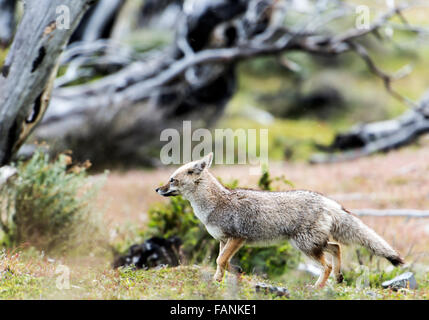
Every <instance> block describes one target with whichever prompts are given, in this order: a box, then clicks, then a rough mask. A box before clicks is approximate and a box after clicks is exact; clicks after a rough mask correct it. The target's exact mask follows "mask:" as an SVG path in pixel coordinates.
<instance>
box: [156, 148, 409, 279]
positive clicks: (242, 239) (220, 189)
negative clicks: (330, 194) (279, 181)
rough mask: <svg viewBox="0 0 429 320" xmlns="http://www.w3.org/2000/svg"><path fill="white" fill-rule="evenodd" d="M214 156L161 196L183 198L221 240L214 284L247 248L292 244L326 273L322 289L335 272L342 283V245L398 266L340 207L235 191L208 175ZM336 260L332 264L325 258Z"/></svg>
mask: <svg viewBox="0 0 429 320" xmlns="http://www.w3.org/2000/svg"><path fill="white" fill-rule="evenodd" d="M212 159H213V154H212V153H210V154H209V155H208V156H206V157H204V158H203V159H201V160H198V161H193V162H190V163H187V164H185V165H183V166H182V167H180V168H179V169H177V170H176V171H175V172H174V173H173V174H172V175H171V177H170V180H169V182H168V183H167V184H166V185H164V186H162V187H160V188H158V189H156V192H158V193H159V194H160V195H163V196H175V195H182V196H183V197H184V198H185V199H187V200H189V202H190V203H191V206H192V208H193V210H194V213H195V215H196V216H197V217H198V219H199V220H201V222H202V223H203V224H204V225H205V227H206V229H207V231H208V232H209V233H210V235H211V236H212V237H214V238H215V239H217V240H219V241H220V250H219V251H220V253H219V257H218V259H217V264H218V268H217V271H216V274H215V277H214V278H215V280H217V281H221V280H222V278H223V274H224V271H225V269H229V261H230V260H231V258H232V256H233V255H234V254H235V253H236V252H237V251H238V250H239V249H240V247H241V246H242V245H244V244H248V245H255V246H264V245H272V244H275V243H278V242H282V241H286V240H287V241H290V242H291V244H292V245H293V246H295V247H296V248H298V249H299V250H300V251H302V252H303V253H304V254H305V255H307V256H308V257H310V258H312V259H314V260H316V261H317V262H318V263H319V264H320V265H321V266H322V267H323V270H324V272H323V273H322V275H321V276H320V278H319V279H318V281H317V282H316V285H317V286H320V287H323V286H324V285H325V283H326V281H327V279H328V277H329V274H330V273H331V270H332V268H334V273H335V277H336V279H337V281H338V282H341V281H342V279H343V277H342V275H341V271H340V268H341V248H340V245H339V243H341V244H358V245H361V246H364V247H366V248H367V249H369V250H370V251H372V252H373V253H374V254H375V255H378V256H381V257H384V258H386V259H387V260H389V261H390V262H391V263H392V264H393V265H395V266H396V265H400V264H403V263H404V260H403V259H402V258H401V256H400V255H399V254H398V252H397V251H395V250H394V249H393V248H392V247H391V246H390V245H389V244H388V243H387V242H386V241H385V240H384V239H383V238H381V237H380V236H379V235H378V234H377V233H376V232H375V231H374V230H372V229H371V228H369V227H368V226H366V225H365V224H364V223H363V222H362V221H361V220H360V219H358V218H357V217H355V216H354V215H352V214H351V213H350V212H349V211H347V210H345V209H344V208H343V207H342V206H341V205H340V204H338V203H337V202H335V201H334V200H331V199H329V198H327V197H325V196H323V195H321V194H319V193H317V192H313V191H307V190H292V191H284V192H271V191H259V190H250V189H234V190H231V189H229V188H226V187H225V186H223V185H222V184H221V183H220V182H219V181H218V180H217V179H216V178H215V177H214V176H213V175H212V174H211V173H210V172H209V170H208V168H209V167H210V165H211V163H212ZM326 252H327V253H329V254H330V255H331V256H332V263H330V262H329V261H327V260H326V259H325V253H326Z"/></svg>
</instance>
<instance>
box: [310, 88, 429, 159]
mask: <svg viewBox="0 0 429 320" xmlns="http://www.w3.org/2000/svg"><path fill="white" fill-rule="evenodd" d="M428 132H429V91H428V92H427V93H426V94H425V95H424V96H423V98H422V99H421V100H420V102H419V103H418V105H417V106H416V107H414V108H412V109H410V110H408V111H406V112H405V113H403V114H402V115H401V116H399V117H397V118H395V119H391V120H387V121H379V122H374V123H369V124H360V125H356V126H355V127H354V128H352V129H351V130H350V131H349V132H346V133H341V134H338V135H337V136H336V137H335V139H334V141H333V143H332V144H331V145H330V146H327V147H323V146H319V148H320V149H322V150H324V151H327V152H328V153H325V154H316V155H313V157H312V158H311V160H310V161H311V162H313V163H323V162H338V161H346V160H351V159H356V158H359V157H364V156H368V155H370V154H373V153H376V152H385V151H389V150H392V149H396V148H399V147H402V146H404V145H407V144H410V143H412V142H414V141H416V140H417V138H418V137H419V136H421V135H423V134H425V133H428Z"/></svg>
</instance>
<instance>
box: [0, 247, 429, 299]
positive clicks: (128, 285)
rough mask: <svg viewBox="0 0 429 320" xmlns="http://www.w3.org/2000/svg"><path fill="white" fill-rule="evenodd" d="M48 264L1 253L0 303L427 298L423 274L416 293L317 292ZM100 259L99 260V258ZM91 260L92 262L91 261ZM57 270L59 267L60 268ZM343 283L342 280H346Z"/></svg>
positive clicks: (200, 275)
mask: <svg viewBox="0 0 429 320" xmlns="http://www.w3.org/2000/svg"><path fill="white" fill-rule="evenodd" d="M92 259H93V261H89V260H87V261H82V260H73V259H69V260H67V259H66V260H62V261H61V260H53V259H49V258H48V257H46V256H44V255H43V254H40V253H38V252H36V251H31V250H30V251H23V252H21V251H16V252H3V253H2V254H1V262H0V270H1V271H0V274H1V277H0V299H90V300H93V299H115V300H116V299H175V300H182V299H220V300H222V299H340V300H341V299H369V300H371V299H395V300H397V299H400V300H406V299H423V300H426V299H428V298H429V275H428V274H427V273H426V274H424V273H422V274H419V275H418V283H419V288H418V289H417V290H406V289H404V290H401V291H398V292H395V291H392V290H388V289H381V288H379V287H378V288H370V287H367V288H362V289H360V288H357V287H356V286H355V285H354V284H353V283H350V284H340V285H337V284H334V283H333V282H331V281H332V279H330V280H329V282H328V284H327V286H326V287H325V288H323V289H314V288H312V287H311V286H309V284H312V283H314V281H315V279H314V278H313V277H310V276H308V275H304V276H303V275H302V274H299V273H298V271H295V272H292V273H290V274H288V275H287V276H285V277H283V278H282V280H277V281H274V280H266V279H263V278H261V277H259V276H256V275H242V276H239V277H236V276H234V275H231V274H229V273H227V275H226V276H225V278H224V280H223V282H222V283H220V284H218V283H214V282H213V281H212V280H211V277H212V275H213V274H214V268H212V267H210V266H196V265H192V266H179V267H176V268H158V269H151V270H132V269H130V268H125V269H118V270H113V269H112V268H111V267H110V264H109V262H108V261H107V260H104V261H103V260H102V259H101V258H100V257H99V258H95V257H93V258H92ZM100 259H101V260H100ZM95 262H97V263H95ZM63 265H65V266H67V267H68V268H70V282H69V288H67V287H66V286H63V288H62V289H60V288H61V287H60V288H59V287H57V284H58V283H59V277H60V276H61V273H60V272H59V270H62V269H59V266H61V267H62V266H63ZM62 268H63V267H62ZM346 281H347V277H346ZM258 282H264V283H269V284H272V285H276V286H285V287H287V288H288V290H289V292H290V297H277V296H275V295H273V294H266V293H257V292H256V291H255V288H254V286H255V284H256V283H258Z"/></svg>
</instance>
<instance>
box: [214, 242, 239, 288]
mask: <svg viewBox="0 0 429 320" xmlns="http://www.w3.org/2000/svg"><path fill="white" fill-rule="evenodd" d="M243 244H244V240H243V239H232V238H231V239H228V241H227V242H226V243H225V244H223V243H222V241H221V243H220V247H219V256H218V257H217V259H216V264H217V269H216V273H215V275H214V280H215V281H219V282H220V281H222V278H223V275H224V273H225V269H228V268H229V262H230V261H231V258H232V257H233V256H234V254H236V252H237V251H238V250H239V249H240V248H241V247H242V245H243Z"/></svg>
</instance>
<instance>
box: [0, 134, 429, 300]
mask: <svg viewBox="0 0 429 320" xmlns="http://www.w3.org/2000/svg"><path fill="white" fill-rule="evenodd" d="M419 143H420V146H419V147H418V148H417V147H416V146H411V147H408V148H405V149H402V150H399V151H392V152H390V153H388V154H381V155H375V156H372V157H369V158H364V159H359V160H356V161H352V162H347V163H340V164H336V165H308V164H305V163H302V162H299V163H271V164H270V172H271V175H272V176H273V177H275V176H281V175H284V176H285V178H287V179H288V180H290V181H292V182H293V184H294V188H299V189H311V190H316V191H319V192H322V193H324V194H325V195H328V196H329V197H331V198H333V199H335V200H337V201H339V202H341V203H342V204H343V205H344V206H345V207H347V208H348V209H349V210H351V211H353V210H354V209H359V208H415V209H427V208H429V174H428V173H429V162H428V161H427V159H429V139H427V138H426V139H421V140H420V142H419ZM172 169H173V168H163V169H157V170H150V171H145V170H134V171H129V172H123V173H121V172H112V173H110V175H109V177H108V179H107V182H106V184H105V186H104V187H103V188H102V190H101V191H100V194H99V206H100V207H103V208H104V210H105V212H104V214H105V219H106V220H105V221H106V222H107V225H108V226H109V229H110V233H109V234H110V237H111V239H109V240H110V241H111V242H113V243H114V242H115V241H117V240H118V238H120V237H124V236H127V235H128V236H131V234H132V230H134V229H144V227H145V223H146V221H147V216H146V212H147V209H148V208H149V206H150V205H151V204H153V203H155V202H159V201H167V200H166V199H164V198H161V197H159V196H158V195H157V194H156V193H155V192H154V189H155V188H156V187H157V186H158V185H159V184H161V183H163V182H165V181H167V178H168V176H169V174H170V173H171V172H172ZM248 169H249V168H248V167H245V166H243V167H238V166H236V167H230V166H222V165H217V166H215V167H214V168H213V169H212V170H213V172H214V174H215V175H216V176H217V177H219V178H221V179H222V180H223V181H224V182H228V181H231V180H232V179H239V184H240V186H248V187H256V186H257V180H258V178H259V177H258V176H250V175H249V174H248V172H249V171H248ZM96 177H97V176H96ZM274 185H275V186H276V187H277V188H278V189H283V190H286V189H290V188H291V186H289V185H287V184H283V183H281V182H279V181H277V182H275V183H274ZM362 219H363V220H364V222H365V223H367V224H368V225H370V226H371V227H372V228H374V229H375V230H376V231H377V232H379V233H380V234H382V235H383V237H385V238H386V240H387V241H388V242H390V243H391V244H393V245H394V246H395V247H396V248H397V249H398V250H399V251H400V252H401V253H402V254H403V255H404V256H405V259H406V260H407V262H408V263H409V264H411V268H412V270H413V271H414V272H415V273H416V277H417V280H418V284H419V289H417V290H404V291H402V292H393V291H391V290H384V289H382V288H380V286H375V287H372V288H369V287H364V288H359V286H356V284H355V283H350V281H349V283H345V284H341V285H336V284H335V283H334V282H333V279H330V282H329V283H328V285H327V287H326V288H325V289H323V290H314V289H312V288H311V287H309V286H308V285H309V284H312V283H314V281H315V277H314V276H310V275H307V274H303V272H300V271H295V272H291V273H289V274H287V275H286V276H284V277H282V278H279V279H276V280H267V279H263V278H262V277H260V276H257V275H252V274H247V275H243V276H240V277H239V278H236V277H235V276H233V275H231V274H229V275H227V277H226V278H225V280H224V281H223V283H221V284H214V283H212V281H211V277H212V275H213V273H214V268H213V266H212V265H203V266H196V265H192V266H180V267H177V268H160V269H155V270H147V271H145V270H138V271H134V270H131V269H122V270H113V269H112V268H111V262H112V255H111V253H110V252H105V254H102V255H100V254H94V255H92V254H91V255H88V256H81V257H79V258H76V257H68V256H63V257H49V256H46V255H45V254H44V253H43V252H37V251H35V250H31V249H30V250H28V249H27V250H21V249H22V248H18V249H15V250H12V251H11V250H9V251H7V250H4V251H3V252H2V253H0V255H1V259H0V272H1V275H0V298H4V299H26V298H31V299H40V298H42V299H48V298H54V299H63V298H64V299H69V298H71V299H81V298H83V299H285V298H278V297H275V296H273V295H270V294H268V295H266V294H262V293H256V292H255V290H254V285H255V284H256V283H258V282H261V281H264V282H266V283H272V284H274V285H277V286H279V285H280V286H285V287H287V288H288V289H289V291H290V294H291V295H290V298H291V299H428V298H429V267H428V266H429V256H428V254H427V252H428V244H429V241H428V240H429V219H406V218H376V217H374V218H370V217H364V218H362ZM118 230H119V231H118ZM121 232H122V233H121ZM127 232H128V233H127ZM356 260H357V259H356V254H355V251H354V249H351V248H348V249H346V250H345V253H344V265H345V268H346V269H348V270H352V271H353V270H354V268H356ZM374 263H375V264H374ZM380 264H381V267H380ZM63 265H64V266H66V267H67V268H66V269H65V270H66V271H64V267H63ZM371 265H372V266H374V265H377V270H382V271H378V272H379V273H377V274H376V275H374V277H378V278H379V280H380V279H382V278H383V279H384V277H389V274H391V272H392V270H391V268H390V269H389V267H388V264H385V263H384V262H383V261H382V259H378V258H377V260H376V262H374V261H372V262H371ZM371 270H373V269H370V272H372V271H371ZM383 270H384V271H383ZM68 272H69V274H70V278H69V280H70V281H69V282H68V283H67V282H64V279H67V274H68ZM389 272H390V273H389ZM63 276H64V277H63ZM376 280H377V279H376ZM67 287H68V288H69V289H67Z"/></svg>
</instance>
